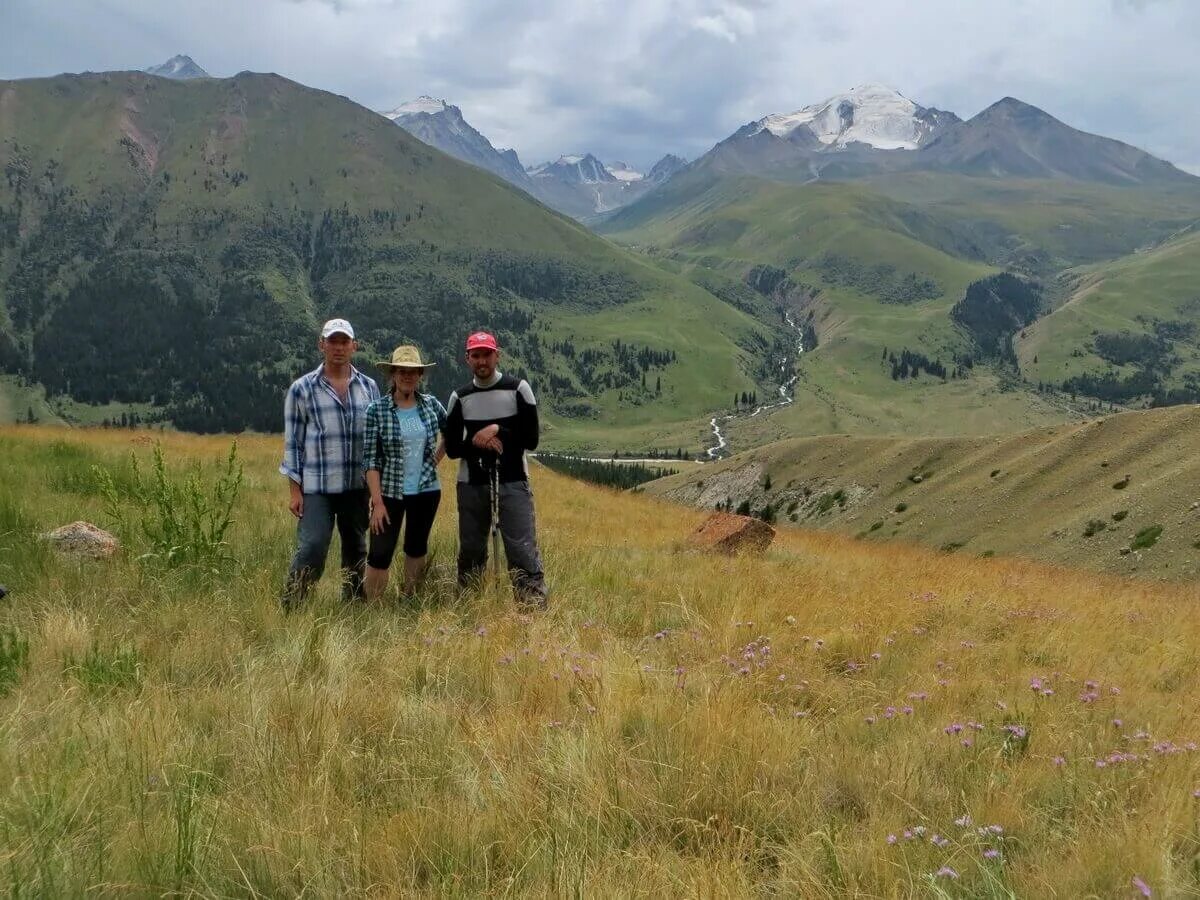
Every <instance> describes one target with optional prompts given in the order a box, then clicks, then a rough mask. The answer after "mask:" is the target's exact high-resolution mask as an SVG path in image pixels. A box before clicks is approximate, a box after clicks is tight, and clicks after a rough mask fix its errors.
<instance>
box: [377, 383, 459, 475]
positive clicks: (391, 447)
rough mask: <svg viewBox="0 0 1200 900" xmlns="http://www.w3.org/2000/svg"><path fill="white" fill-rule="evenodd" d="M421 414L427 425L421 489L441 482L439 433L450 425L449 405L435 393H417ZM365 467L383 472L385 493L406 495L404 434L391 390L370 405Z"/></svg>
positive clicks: (424, 423) (381, 473) (418, 407)
mask: <svg viewBox="0 0 1200 900" xmlns="http://www.w3.org/2000/svg"><path fill="white" fill-rule="evenodd" d="M417 414H418V415H419V416H420V417H421V423H422V424H423V425H424V426H425V455H424V457H423V458H422V460H421V482H420V484H419V485H418V487H417V490H418V492H423V491H427V490H431V489H432V488H435V487H437V486H438V477H437V464H436V463H435V462H434V461H433V456H434V453H436V452H437V441H438V435H439V434H441V433H442V431H443V429H445V427H446V407H444V406H442V403H441V401H440V400H438V398H437V397H435V396H433V395H432V394H417ZM363 468H364V469H375V470H376V471H378V472H379V482H380V487H381V493H382V494H383V496H385V497H403V496H404V438H403V436H402V435H401V434H400V422H399V420H398V419H397V418H396V404H395V403H394V402H393V401H392V395H391V394H384V395H383V396H381V397H380V398H379V399H378V400H376V401H375V402H374V403H372V404H371V405H370V406H368V407H367V436H366V449H365V451H364V453H363Z"/></svg>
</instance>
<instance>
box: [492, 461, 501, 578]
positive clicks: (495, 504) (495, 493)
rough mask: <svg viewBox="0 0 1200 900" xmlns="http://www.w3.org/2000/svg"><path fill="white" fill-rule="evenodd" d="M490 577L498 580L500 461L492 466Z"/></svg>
mask: <svg viewBox="0 0 1200 900" xmlns="http://www.w3.org/2000/svg"><path fill="white" fill-rule="evenodd" d="M491 495H492V575H493V576H495V578H496V580H497V581H499V579H500V460H499V458H497V459H496V460H495V462H494V463H493V464H492V489H491Z"/></svg>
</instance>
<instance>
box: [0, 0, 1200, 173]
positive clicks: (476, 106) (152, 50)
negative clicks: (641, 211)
mask: <svg viewBox="0 0 1200 900" xmlns="http://www.w3.org/2000/svg"><path fill="white" fill-rule="evenodd" d="M178 52H185V53H189V54H191V55H192V56H193V57H194V58H195V59H196V61H197V62H199V63H200V64H201V65H202V66H204V67H205V68H207V69H208V70H209V71H211V72H213V73H214V74H218V75H229V74H233V73H235V72H238V71H241V70H244V69H252V70H257V71H276V72H279V73H280V74H282V75H286V76H288V77H290V78H295V79H296V80H298V81H302V82H304V83H306V84H310V85H313V86H315V87H321V88H325V89H327V90H331V91H335V92H337V93H340V94H345V95H347V96H349V97H351V98H353V99H355V100H357V101H358V102H360V103H362V104H363V105H365V106H368V107H370V108H373V109H384V108H390V107H392V106H395V105H396V104H397V103H400V102H402V101H404V100H407V99H410V98H412V97H414V96H416V95H417V94H421V93H430V94H434V95H436V96H440V97H445V98H446V99H447V100H449V101H451V102H453V103H456V104H457V105H458V106H460V107H462V109H463V112H464V114H465V115H466V116H467V118H468V120H470V121H471V122H472V123H473V124H474V125H476V127H478V128H479V129H480V130H481V131H483V132H484V133H485V134H486V135H488V136H489V137H490V138H491V139H492V141H493V143H495V144H497V145H498V146H514V147H516V149H517V151H518V152H519V153H520V155H521V158H522V159H523V160H525V161H526V162H536V161H540V160H542V159H546V158H552V157H554V156H557V155H558V154H559V153H563V152H570V151H581V150H590V151H592V152H595V153H597V154H598V155H600V156H601V157H602V158H608V159H613V158H622V159H626V160H629V161H631V162H633V163H635V164H638V165H643V166H645V165H648V164H649V163H651V162H653V161H654V159H656V158H657V157H658V156H660V155H661V154H662V153H664V152H668V151H670V152H676V153H682V154H684V155H686V156H688V157H695V156H696V155H698V154H699V153H702V152H704V150H706V149H707V148H708V147H710V146H711V145H712V144H713V143H714V142H716V141H718V140H720V139H722V138H724V137H725V136H727V135H728V134H729V133H731V132H732V131H733V130H734V129H736V128H737V127H738V126H739V125H741V124H744V123H745V122H747V121H749V120H751V119H754V118H758V117H760V116H762V115H765V114H766V113H769V112H777V111H788V110H792V109H795V108H797V107H799V106H802V105H805V104H807V103H811V102H815V101H817V100H820V99H823V98H824V97H826V96H829V95H830V94H833V93H837V92H839V91H841V90H844V89H846V88H848V87H851V86H853V85H855V84H860V83H863V82H867V81H877V82H883V83H885V84H890V85H892V86H893V87H896V88H897V89H899V90H901V91H902V92H904V93H905V94H906V95H907V96H909V97H911V98H912V99H914V100H916V101H917V102H919V103H923V104H926V105H931V106H938V107H940V108H943V109H951V110H953V111H955V112H957V113H958V114H959V115H962V116H964V117H966V116H970V115H973V114H974V113H976V112H978V111H979V110H980V109H982V108H984V107H985V106H987V105H988V104H990V103H992V102H994V101H995V100H998V99H1000V98H1001V97H1003V96H1006V95H1012V96H1016V97H1019V98H1021V99H1022V100H1025V101H1027V102H1030V103H1033V104H1035V105H1037V106H1040V107H1042V108H1043V109H1046V110H1047V111H1048V112H1050V113H1052V114H1054V115H1056V116H1058V117H1059V118H1061V119H1063V120H1064V121H1066V122H1068V123H1069V124H1071V125H1074V126H1075V127H1078V128H1082V129H1084V130H1087V131H1093V132H1097V133H1100V134H1104V135H1106V136H1109V137H1115V138H1119V139H1121V140H1124V141H1128V142H1129V143H1132V144H1135V145H1137V146H1140V147H1144V148H1145V149H1147V150H1149V151H1151V152H1153V153H1156V154H1158V155H1160V156H1163V157H1165V158H1167V159H1170V160H1172V161H1173V162H1176V163H1178V164H1180V165H1184V166H1187V167H1189V168H1192V169H1200V115H1198V113H1200V104H1198V103H1197V97H1198V96H1200V73H1198V72H1197V70H1196V67H1195V65H1194V63H1193V60H1194V59H1195V57H1196V56H1197V55H1198V53H1200V3H1196V2H1193V0H1110V2H1109V3H1099V2H1096V0H1056V2H1053V3H1047V2H1045V0H1010V2H1008V3H1004V4H974V3H962V2H961V0H923V2H921V3H912V2H908V0H872V2H860V3H855V4H847V3H844V2H840V0H803V2H801V0H793V2H768V0H643V2H642V3H640V4H637V5H632V6H631V5H629V4H626V3H618V2H615V0H586V2H585V0H581V2H578V3H566V4H546V3H544V2H540V0H538V2H535V0H438V2H417V0H260V2H257V3H253V4H244V3H242V2H240V0H201V2H194V3H190V4H175V3H162V2H153V0H3V2H2V3H0V77H5V78H20V77H29V76H40V75H50V74H54V73H57V72H61V71H81V70H85V69H91V70H100V69H122V68H141V67H143V66H146V65H149V64H151V63H155V62H159V61H161V60H163V59H165V58H166V57H168V56H170V55H172V54H174V53H178Z"/></svg>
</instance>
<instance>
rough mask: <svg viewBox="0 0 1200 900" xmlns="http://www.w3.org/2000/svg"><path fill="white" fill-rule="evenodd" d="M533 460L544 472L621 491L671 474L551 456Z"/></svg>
mask: <svg viewBox="0 0 1200 900" xmlns="http://www.w3.org/2000/svg"><path fill="white" fill-rule="evenodd" d="M537 460H538V462H540V463H541V464H542V465H544V466H546V468H548V469H553V470H554V471H555V472H561V473H562V474H563V475H570V476H571V477H572V478H578V479H579V480H581V481H590V482H591V483H592V484H602V485H604V486H605V487H613V488H619V489H621V490H626V489H628V488H634V487H637V486H638V485H639V484H645V483H646V482H647V481H653V480H654V479H656V478H663V477H665V476H667V475H670V474H672V472H671V470H670V469H663V468H659V467H658V466H654V467H650V466H644V465H642V464H641V463H635V462H626V463H618V462H614V461H612V460H601V459H582V458H579V457H575V456H560V455H558V454H555V453H539V454H538V457H537Z"/></svg>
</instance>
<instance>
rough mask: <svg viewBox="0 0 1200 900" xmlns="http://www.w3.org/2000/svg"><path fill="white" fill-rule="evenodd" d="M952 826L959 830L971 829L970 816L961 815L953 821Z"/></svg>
mask: <svg viewBox="0 0 1200 900" xmlns="http://www.w3.org/2000/svg"><path fill="white" fill-rule="evenodd" d="M954 824H955V825H957V826H958V827H959V828H970V827H971V816H970V815H969V814H963V815H961V816H959V817H958V818H957V819H955V820H954Z"/></svg>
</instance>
